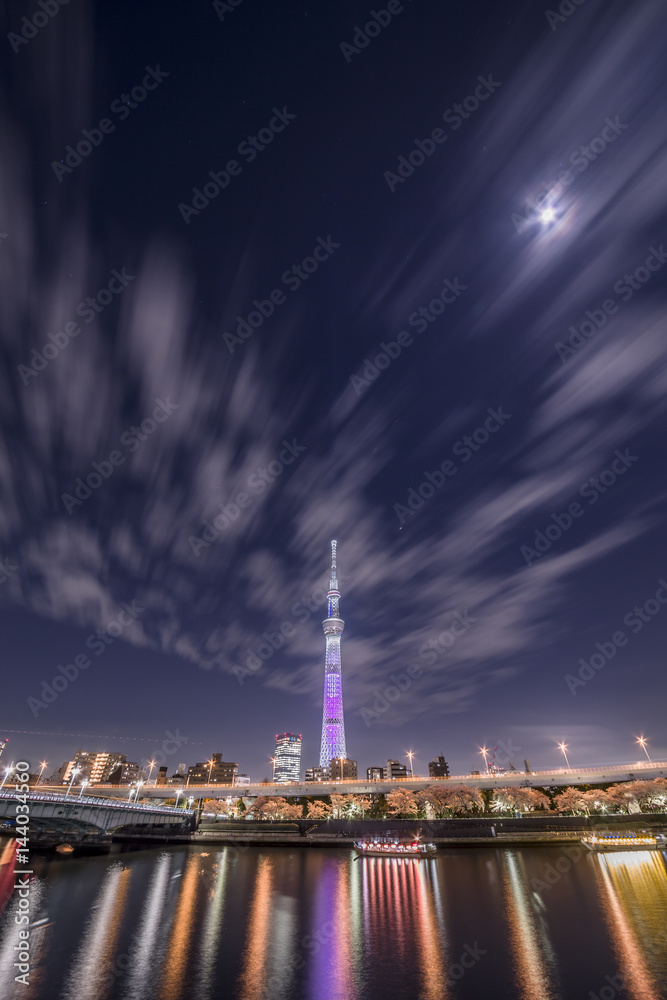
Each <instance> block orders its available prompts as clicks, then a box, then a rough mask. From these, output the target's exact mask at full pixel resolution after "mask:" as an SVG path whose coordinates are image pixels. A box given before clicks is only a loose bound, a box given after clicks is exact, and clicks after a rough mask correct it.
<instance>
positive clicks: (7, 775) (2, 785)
mask: <svg viewBox="0 0 667 1000" xmlns="http://www.w3.org/2000/svg"><path fill="white" fill-rule="evenodd" d="M13 770H14V764H13V762H12V763H11V764H10V765H9V767H6V768H5V776H4V778H3V779H2V784H1V785H0V792H1V791H2V789H3V788H4V787H5V781H6V780H7V778H8V777H9V775H10V774H11V773H12V771H13Z"/></svg>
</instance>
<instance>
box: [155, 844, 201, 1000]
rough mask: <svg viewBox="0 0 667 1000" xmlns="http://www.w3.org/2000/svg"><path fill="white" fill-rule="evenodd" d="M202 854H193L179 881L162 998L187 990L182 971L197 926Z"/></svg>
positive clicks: (173, 999)
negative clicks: (178, 892) (178, 893)
mask: <svg viewBox="0 0 667 1000" xmlns="http://www.w3.org/2000/svg"><path fill="white" fill-rule="evenodd" d="M200 869H201V857H200V855H199V854H192V855H190V857H189V858H188V863H187V865H186V867H185V875H184V877H183V878H182V880H181V882H180V895H179V898H178V905H177V907H176V913H175V915H174V921H173V924H172V926H171V928H170V935H169V943H168V946H167V949H166V955H165V965H164V969H163V979H162V989H161V992H160V994H159V995H160V998H161V1000H182V997H184V996H185V995H186V993H187V992H188V991H187V989H186V985H187V984H186V980H185V973H186V969H187V965H188V958H189V956H190V951H191V944H190V941H191V938H192V935H193V933H194V930H195V926H196V923H197V921H196V910H197V906H196V904H197V896H198V892H199V885H200V882H199V872H200Z"/></svg>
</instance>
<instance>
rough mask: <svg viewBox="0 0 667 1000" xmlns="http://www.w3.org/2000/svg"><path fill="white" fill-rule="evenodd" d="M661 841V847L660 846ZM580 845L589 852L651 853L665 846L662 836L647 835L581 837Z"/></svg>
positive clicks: (594, 835)
mask: <svg viewBox="0 0 667 1000" xmlns="http://www.w3.org/2000/svg"><path fill="white" fill-rule="evenodd" d="M660 841H662V845H661V844H660ZM581 843H582V844H583V845H584V847H587V848H588V850H589V851H653V850H655V849H656V848H657V847H660V846H663V847H664V844H665V837H664V835H659V836H658V837H655V836H652V835H651V834H647V833H631V832H628V833H601V834H595V833H593V834H590V836H588V837H582V838H581Z"/></svg>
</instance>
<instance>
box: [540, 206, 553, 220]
mask: <svg viewBox="0 0 667 1000" xmlns="http://www.w3.org/2000/svg"><path fill="white" fill-rule="evenodd" d="M540 218H541V219H542V222H553V220H554V219H555V218H556V213H555V212H554V210H553V208H545V209H544V211H543V212H542V215H541V216H540Z"/></svg>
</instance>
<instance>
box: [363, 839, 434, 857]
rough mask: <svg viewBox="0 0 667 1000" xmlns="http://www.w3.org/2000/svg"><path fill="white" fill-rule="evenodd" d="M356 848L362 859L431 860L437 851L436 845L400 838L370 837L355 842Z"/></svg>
mask: <svg viewBox="0 0 667 1000" xmlns="http://www.w3.org/2000/svg"><path fill="white" fill-rule="evenodd" d="M354 846H355V849H356V850H357V852H358V853H359V854H360V855H361V856H362V857H371V858H431V857H433V855H434V854H435V853H436V851H437V848H436V846H435V844H424V843H423V842H422V841H421V840H408V841H401V840H399V839H398V837H370V838H368V839H366V840H357V841H355V843H354Z"/></svg>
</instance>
